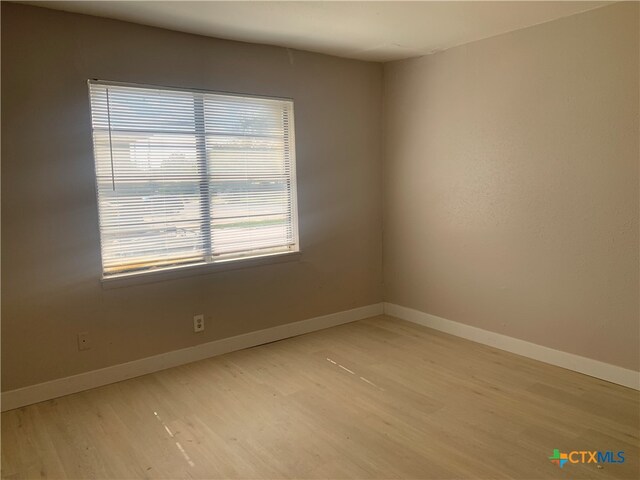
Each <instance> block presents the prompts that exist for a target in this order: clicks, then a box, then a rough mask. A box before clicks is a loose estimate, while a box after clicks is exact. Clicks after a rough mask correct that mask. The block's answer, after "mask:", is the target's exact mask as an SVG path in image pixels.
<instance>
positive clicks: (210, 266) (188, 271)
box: [101, 251, 301, 289]
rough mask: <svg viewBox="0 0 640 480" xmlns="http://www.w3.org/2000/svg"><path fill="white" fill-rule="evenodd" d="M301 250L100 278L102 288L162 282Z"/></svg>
mask: <svg viewBox="0 0 640 480" xmlns="http://www.w3.org/2000/svg"><path fill="white" fill-rule="evenodd" d="M300 256H301V252H300V251H297V252H284V253H271V254H267V255H261V256H259V257H250V258H243V259H239V260H233V261H226V262H219V263H198V264H195V265H184V266H179V267H170V268H165V269H162V270H150V271H146V272H136V273H128V274H122V275H116V276H112V277H107V278H102V279H101V282H102V288H103V289H111V288H120V287H129V286H133V285H142V284H146V283H156V282H164V281H168V280H175V279H179V278H185V277H192V276H195V275H208V274H211V273H216V272H226V271H229V270H239V269H242V268H250V267H259V266H263V265H272V264H276V263H286V262H295V261H299V260H300Z"/></svg>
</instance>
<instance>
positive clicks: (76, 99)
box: [2, 3, 382, 390]
mask: <svg viewBox="0 0 640 480" xmlns="http://www.w3.org/2000/svg"><path fill="white" fill-rule="evenodd" d="M88 78H100V79H107V80H119V81H127V82H140V83H150V84H160V85H175V86H184V87H197V88H205V89H213V90H227V91H236V92H247V93H255V94H264V95H277V96H287V97H293V98H294V100H295V110H296V111H295V113H296V127H297V128H296V130H297V131H296V140H297V160H298V192H299V212H300V237H301V248H302V249H303V253H302V256H301V259H300V261H296V262H291V263H283V264H277V265H271V266H262V267H256V268H249V269H243V270H234V271H229V272H224V273H215V274H210V275H204V276H194V277H189V278H183V279H179V280H171V281H165V282H160V283H154V284H145V285H139V286H133V287H127V288H118V289H109V290H104V289H103V288H102V287H101V284H100V281H99V277H100V251H99V240H98V219H97V206H96V199H95V190H94V172H93V157H92V151H91V131H90V126H91V124H90V118H89V102H88V96H87V85H86V81H87V79H88ZM381 80H382V67H381V66H380V65H379V64H374V63H366V62H359V61H352V60H345V59H340V58H335V57H330V56H325V55H318V54H312V53H306V52H299V51H291V52H288V51H287V50H286V49H283V48H275V47H268V46H259V45H251V44H246V43H238V42H228V41H222V40H215V39H210V38H205V37H198V36H194V35H188V34H182V33H176V32H170V31H166V30H161V29H155V28H149V27H143V26H138V25H133V24H128V23H124V22H118V21H113V20H106V19H99V18H93V17H87V16H81V15H75V14H67V13H62V12H55V11H51V10H46V9H39V8H34V7H28V6H23V5H15V4H7V3H3V4H2V128H3V131H2V389H3V390H10V389H14V388H18V387H22V386H25V385H30V384H34V383H38V382H42V381H46V380H50V379H54V378H59V377H63V376H67V375H72V374H75V373H79V372H83V371H87V370H92V369H96V368H100V367H105V366H108V365H113V364H117V363H121V362H125V361H129V360H133V359H136V358H141V357H146V356H149V355H153V354H157V353H161V352H166V351H169V350H175V349H178V348H183V347H187V346H190V345H194V344H196V343H201V342H206V341H211V340H214V339H219V338H223V337H228V336H232V335H236V334H240V333H243V332H248V331H251V330H257V329H261V328H266V327H270V326H274V325H279V324H284V323H289V322H292V321H296V320H302V319H305V318H310V317H314V316H317V315H323V314H327V313H331V312H336V311H341V310H346V309H349V308H353V307H358V306H362V305H367V304H371V303H376V302H380V301H381V300H382V274H381V258H382V252H381V192H380V183H381V179H380V173H381V165H380V160H381V148H380V128H381V115H380V108H381V100H380V99H381V88H382V87H381ZM196 313H205V314H206V315H207V317H208V318H207V323H206V331H205V333H203V334H197V335H196V334H194V333H193V332H192V319H191V317H192V316H193V315H194V314H196ZM82 331H88V332H89V333H90V335H91V340H92V344H93V346H92V349H91V350H88V351H83V352H78V349H77V346H76V334H77V332H82Z"/></svg>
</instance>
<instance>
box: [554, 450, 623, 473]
mask: <svg viewBox="0 0 640 480" xmlns="http://www.w3.org/2000/svg"><path fill="white" fill-rule="evenodd" d="M549 460H551V463H553V464H554V465H558V466H559V467H560V468H562V467H564V466H565V464H566V463H567V462H568V463H624V451H620V452H613V451H611V450H609V451H605V452H602V451H598V450H591V451H590V450H580V451H578V450H574V451H572V452H569V453H565V452H561V451H560V450H558V449H557V448H554V449H553V455H551V456H550V457H549Z"/></svg>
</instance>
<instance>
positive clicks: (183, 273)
mask: <svg viewBox="0 0 640 480" xmlns="http://www.w3.org/2000/svg"><path fill="white" fill-rule="evenodd" d="M91 85H103V86H106V87H110V86H113V87H118V86H122V87H133V88H136V87H137V88H144V89H155V90H175V91H178V92H186V93H202V94H213V95H222V96H229V97H240V98H257V99H266V100H281V101H287V102H291V105H292V116H293V118H292V119H291V122H292V126H291V128H290V130H289V131H288V135H289V141H290V142H291V144H292V146H291V149H290V151H289V154H290V160H289V162H290V166H291V173H290V176H289V181H290V183H291V228H292V230H293V232H294V240H295V243H294V244H293V247H292V248H291V249H290V250H288V251H280V252H269V251H267V252H265V253H258V254H257V255H251V254H248V255H246V256H243V255H238V256H235V257H231V258H228V257H225V256H221V257H220V258H218V259H211V257H209V258H210V260H204V261H202V262H194V263H185V264H182V265H180V264H176V265H169V266H166V267H150V268H148V269H140V270H131V271H124V272H121V273H113V274H108V275H105V269H104V260H103V258H102V257H103V246H102V235H103V232H102V225H101V221H100V200H99V195H98V193H99V185H98V159H97V156H96V150H95V142H94V133H93V131H94V125H93V119H92V111H91V110H92V98H91ZM87 87H88V88H87V92H88V98H89V116H90V118H91V120H90V123H91V140H92V141H91V144H92V156H93V163H94V180H95V197H94V198H95V199H96V208H97V211H98V236H99V242H100V270H101V274H100V281H101V283H102V285H103V287H104V288H113V287H120V286H127V285H133V284H139V283H150V282H157V281H163V280H170V279H174V278H182V277H187V276H194V275H202V274H210V273H215V272H220V271H228V270H236V269H243V268H248V267H257V266H262V265H269V264H276V263H284V262H291V261H299V259H300V255H301V253H302V251H301V247H300V230H299V217H298V189H297V183H298V182H297V165H296V163H297V162H296V161H297V151H296V150H297V144H296V141H295V101H294V99H293V98H291V97H281V96H274V95H261V94H254V93H240V92H230V91H223V90H210V89H203V88H192V87H176V86H165V85H154V84H145V83H132V82H121V81H110V80H102V79H95V78H92V79H88V80H87ZM194 120H195V121H196V123H198V120H197V119H195V118H194ZM200 120H201V121H202V122H204V121H205V119H204V118H202V119H200ZM196 128H198V127H196ZM202 128H204V125H202ZM198 133H200V132H198ZM198 133H196V143H197V144H199V143H200V139H199V138H198ZM202 133H204V132H202ZM204 148H205V155H204V156H202V151H201V146H199V145H196V154H197V156H198V158H199V159H198V166H199V168H202V167H204V168H205V169H206V168H207V167H208V163H207V162H208V158H207V156H206V147H204ZM202 178H206V174H205V176H203V177H202ZM209 208H210V205H207V210H209ZM211 220H212V219H211V218H210V217H209V222H207V225H208V227H209V228H210V227H211V223H212V222H211ZM208 241H209V242H210V241H211V239H210V238H209V240H208ZM274 248H276V247H274ZM209 251H211V249H209Z"/></svg>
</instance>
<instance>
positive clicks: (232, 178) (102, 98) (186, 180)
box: [89, 81, 298, 278]
mask: <svg viewBox="0 0 640 480" xmlns="http://www.w3.org/2000/svg"><path fill="white" fill-rule="evenodd" d="M89 91H90V97H91V116H92V124H93V143H94V155H95V163H96V182H97V192H98V209H99V214H100V240H101V246H102V268H103V277H105V278H108V277H112V276H120V275H123V274H131V273H140V272H145V271H151V270H158V269H167V268H175V267H181V266H187V265H197V264H208V263H216V262H225V261H232V260H238V259H242V258H250V257H259V256H265V255H274V254H282V253H286V252H295V251H298V229H297V213H296V181H295V146H294V127H293V101H292V100H287V99H274V98H261V97H252V96H242V95H235V94H233V95H232V94H226V93H215V92H204V91H194V90H181V89H172V88H164V87H162V88H160V87H158V88H157V87H151V86H138V85H126V84H118V83H107V82H102V81H90V82H89Z"/></svg>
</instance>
